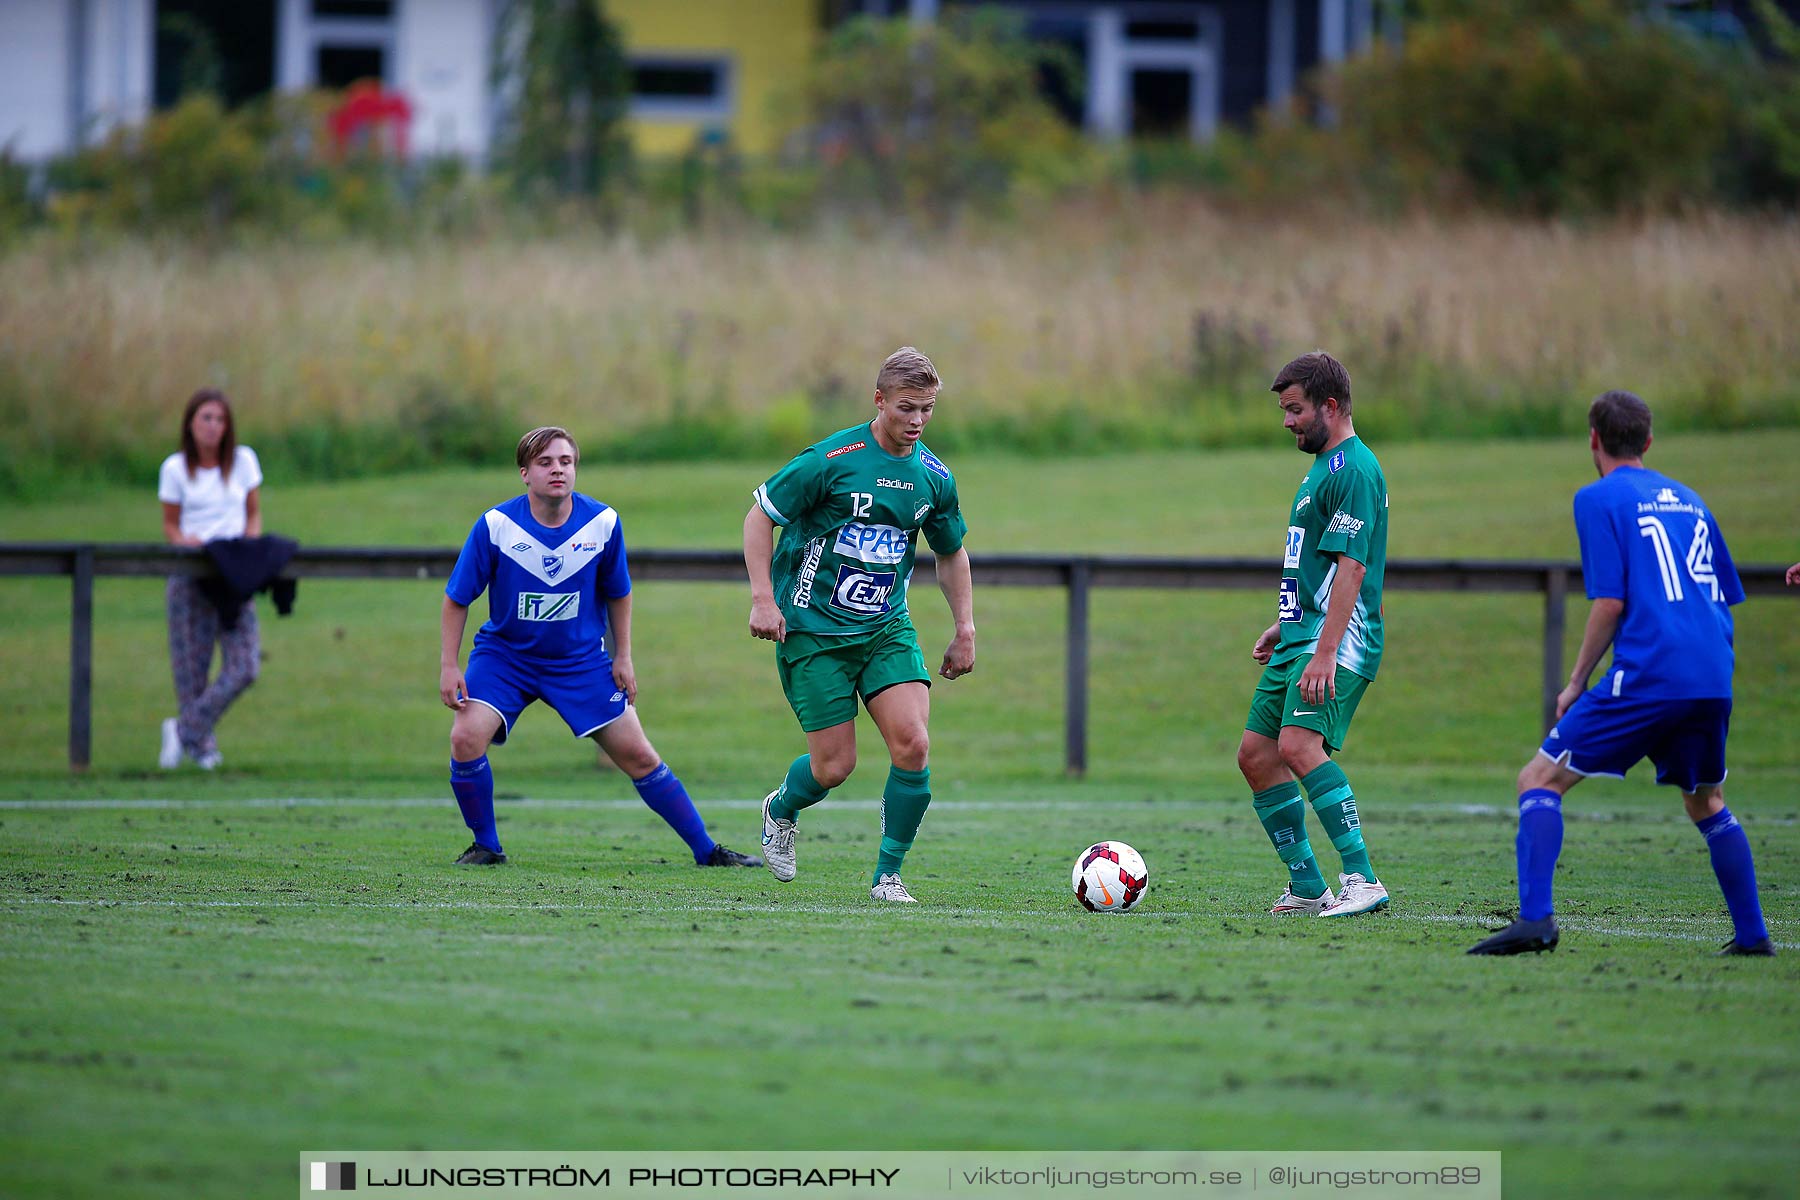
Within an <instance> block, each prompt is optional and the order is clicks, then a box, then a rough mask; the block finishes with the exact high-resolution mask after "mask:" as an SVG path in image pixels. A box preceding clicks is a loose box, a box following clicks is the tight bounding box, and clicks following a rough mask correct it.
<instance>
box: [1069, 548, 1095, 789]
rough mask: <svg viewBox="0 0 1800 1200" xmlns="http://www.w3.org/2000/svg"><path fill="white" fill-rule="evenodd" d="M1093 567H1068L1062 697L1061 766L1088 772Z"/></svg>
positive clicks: (1071, 771)
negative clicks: (1064, 667) (1063, 690)
mask: <svg viewBox="0 0 1800 1200" xmlns="http://www.w3.org/2000/svg"><path fill="white" fill-rule="evenodd" d="M1091 574H1092V569H1091V568H1090V567H1089V565H1088V562H1087V560H1086V559H1074V560H1072V561H1071V562H1070V563H1069V566H1068V586H1069V632H1068V677H1067V680H1066V681H1065V692H1064V696H1063V769H1064V770H1065V771H1067V772H1068V773H1069V774H1070V775H1073V776H1077V777H1079V776H1081V775H1085V774H1087V713H1088V588H1089V586H1090V576H1091Z"/></svg>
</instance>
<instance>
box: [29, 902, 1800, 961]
mask: <svg viewBox="0 0 1800 1200" xmlns="http://www.w3.org/2000/svg"><path fill="white" fill-rule="evenodd" d="M0 905H9V906H13V907H19V908H24V907H28V906H31V905H48V906H51V907H70V908H139V909H141V908H166V909H183V908H224V909H236V908H250V909H260V908H272V909H284V908H305V909H325V908H333V909H358V910H363V911H370V912H469V911H480V910H492V911H501V912H532V911H540V912H547V911H550V910H555V911H557V912H633V913H645V914H650V915H655V914H657V913H767V914H777V913H799V914H804V915H807V916H836V917H849V918H853V919H865V918H876V917H884V916H888V915H893V914H895V912H896V910H894V909H889V908H868V909H858V908H852V907H848V906H845V905H836V904H758V903H750V902H746V901H740V900H716V901H705V900H702V901H694V900H670V901H667V902H659V903H657V904H656V905H653V906H631V905H620V904H594V903H590V902H586V901H579V900H576V901H564V902H556V901H550V902H533V903H522V902H519V901H515V900H421V901H401V900H391V901H388V900H378V901H369V900H331V899H320V900H179V899H169V900H98V899H77V900H69V899H58V898H55V897H49V896H4V897H0ZM905 915H906V916H908V917H926V918H929V917H945V916H953V917H983V918H987V919H989V920H990V921H1003V920H1004V921H1008V922H1010V921H1011V920H1017V919H1023V918H1025V917H1027V916H1030V917H1032V918H1041V917H1042V916H1043V913H1042V912H1041V911H1040V910H1037V909H1030V910H1014V911H1013V912H1010V913H1007V912H998V911H996V910H994V909H986V908H966V907H946V906H943V905H937V904H933V905H930V906H929V907H924V908H918V909H907V910H905ZM1069 915H1070V916H1072V917H1080V916H1081V915H1082V914H1080V913H1078V912H1076V911H1075V910H1074V909H1072V908H1071V909H1070V910H1069ZM1263 915H1264V914H1262V913H1260V912H1243V911H1239V912H1205V913H1202V912H1193V911H1190V910H1185V909H1161V908H1152V909H1147V910H1143V911H1140V912H1138V913H1135V914H1131V916H1130V917H1126V918H1122V919H1135V920H1152V921H1153V920H1156V919H1157V918H1162V917H1170V918H1176V919H1180V920H1194V919H1202V920H1204V919H1213V918H1217V919H1221V920H1236V921H1258V920H1261V919H1262V917H1263ZM1095 919H1096V920H1109V919H1110V918H1106V917H1097V918H1095ZM1382 920H1386V921H1405V922H1409V923H1425V924H1433V925H1455V926H1458V927H1460V928H1465V929H1468V930H1470V931H1471V932H1479V931H1481V930H1483V929H1485V928H1487V927H1488V926H1489V925H1491V924H1492V923H1493V921H1494V918H1489V917H1477V916H1463V915H1458V914H1456V913H1404V912H1388V913H1386V914H1383V915H1382V916H1381V917H1378V918H1374V919H1373V921H1382ZM1558 920H1559V921H1560V923H1561V924H1562V926H1563V928H1565V929H1568V930H1572V931H1574V932H1577V933H1582V934H1588V935H1593V936H1598V937H1622V938H1636V939H1639V940H1642V941H1657V942H1704V943H1708V944H1711V943H1715V942H1718V941H1719V940H1720V933H1723V932H1724V931H1725V927H1726V926H1725V923H1724V920H1723V918H1719V919H1714V918H1710V917H1642V918H1638V920H1639V921H1640V922H1641V923H1642V924H1643V925H1646V926H1649V925H1660V926H1669V925H1686V926H1691V927H1698V926H1700V925H1702V924H1705V925H1709V926H1711V925H1717V926H1719V933H1681V932H1677V931H1675V930H1672V929H1667V928H1663V929H1657V928H1627V927H1624V926H1622V925H1621V924H1619V923H1618V922H1619V918H1616V917H1614V918H1610V920H1611V921H1612V922H1613V923H1611V924H1600V923H1598V922H1594V921H1589V920H1587V919H1585V918H1581V917H1575V918H1569V917H1559V918H1558ZM1625 920H1626V921H1629V920H1630V918H1625ZM1373 921H1372V922H1371V923H1373ZM1775 945H1776V946H1777V947H1778V948H1780V949H1782V950H1800V942H1776V943H1775Z"/></svg>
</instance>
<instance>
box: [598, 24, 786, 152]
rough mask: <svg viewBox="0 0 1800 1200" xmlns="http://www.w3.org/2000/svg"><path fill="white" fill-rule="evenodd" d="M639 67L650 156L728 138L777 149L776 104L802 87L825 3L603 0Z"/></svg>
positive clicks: (636, 139)
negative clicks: (701, 140) (708, 137)
mask: <svg viewBox="0 0 1800 1200" xmlns="http://www.w3.org/2000/svg"><path fill="white" fill-rule="evenodd" d="M605 9H606V15H607V17H608V19H610V20H611V21H613V22H614V23H615V24H617V25H618V26H619V30H620V33H621V34H622V35H623V38H624V42H625V49H626V53H627V54H628V55H629V56H630V58H631V65H632V78H633V85H632V100H631V135H632V141H633V143H634V145H635V146H636V148H637V149H638V151H639V152H640V153H643V154H647V155H653V156H654V155H666V154H680V153H682V152H683V151H686V150H687V149H688V148H689V147H691V146H692V145H693V144H694V142H695V140H696V138H699V137H701V136H703V135H706V134H715V133H724V134H728V135H729V136H730V139H731V141H732V143H733V144H734V145H735V146H736V147H737V148H738V149H739V150H742V151H744V152H745V153H749V154H760V153H765V152H767V151H770V150H773V149H774V148H775V147H776V145H777V144H778V143H779V141H780V138H781V132H782V131H781V129H780V127H779V123H778V121H777V120H776V119H775V116H774V114H773V113H772V111H771V108H772V103H773V101H774V98H775V97H776V96H777V95H778V94H779V93H781V92H782V91H783V90H789V91H791V90H792V89H793V88H794V87H795V85H796V84H797V83H798V82H799V79H800V77H801V73H802V71H803V70H804V69H805V67H806V63H807V60H808V59H809V58H810V56H811V55H812V52H813V50H814V48H815V47H816V46H817V45H818V41H819V38H820V36H821V29H820V20H821V6H820V4H819V0H605Z"/></svg>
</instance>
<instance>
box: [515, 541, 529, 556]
mask: <svg viewBox="0 0 1800 1200" xmlns="http://www.w3.org/2000/svg"><path fill="white" fill-rule="evenodd" d="M513 549H514V550H517V551H518V552H519V553H520V554H523V553H525V552H526V551H527V550H529V549H531V543H530V542H514V543H513Z"/></svg>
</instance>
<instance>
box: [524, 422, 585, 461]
mask: <svg viewBox="0 0 1800 1200" xmlns="http://www.w3.org/2000/svg"><path fill="white" fill-rule="evenodd" d="M557 438H561V439H563V441H565V442H567V443H569V449H571V450H573V451H574V452H575V461H576V462H580V461H581V446H580V445H579V444H578V443H577V442H576V441H575V435H574V434H572V433H570V432H569V431H568V430H566V429H564V428H563V427H562V426H561V425H539V426H538V427H537V428H536V429H534V430H532V431H531V432H530V433H528V434H526V435H525V436H524V437H522V438H520V439H519V449H518V453H517V455H516V457H517V458H518V460H519V468H520V470H523V469H524V468H525V466H526V464H528V463H530V462H531V460H532V459H534V458H536V457H537V456H538V455H540V454H542V453H543V452H544V448H545V447H546V446H548V445H549V444H550V443H551V442H554V441H555V440H556V439H557Z"/></svg>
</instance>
